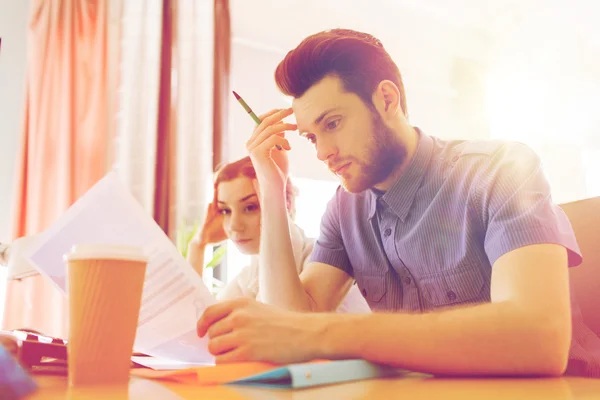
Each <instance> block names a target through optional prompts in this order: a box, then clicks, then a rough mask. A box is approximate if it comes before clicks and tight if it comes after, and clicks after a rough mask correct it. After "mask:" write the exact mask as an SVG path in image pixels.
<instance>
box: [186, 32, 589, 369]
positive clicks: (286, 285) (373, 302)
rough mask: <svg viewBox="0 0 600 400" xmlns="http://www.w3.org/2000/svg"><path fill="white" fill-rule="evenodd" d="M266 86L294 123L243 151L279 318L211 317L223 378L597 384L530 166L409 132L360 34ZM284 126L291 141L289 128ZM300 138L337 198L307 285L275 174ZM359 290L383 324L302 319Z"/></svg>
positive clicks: (555, 235) (318, 51)
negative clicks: (320, 371)
mask: <svg viewBox="0 0 600 400" xmlns="http://www.w3.org/2000/svg"><path fill="white" fill-rule="evenodd" d="M275 77H276V80H277V84H278V86H279V88H280V89H281V90H282V91H283V93H285V94H286V95H290V96H292V97H293V98H294V101H293V107H292V109H288V110H273V111H272V112H270V113H269V114H267V115H265V116H264V118H263V119H262V123H261V124H260V125H259V126H258V127H257V128H256V130H255V131H254V134H253V135H252V137H251V138H250V140H249V141H248V143H247V148H248V151H249V152H250V155H251V158H252V161H253V163H254V166H255V169H256V172H257V179H258V183H259V187H260V197H261V207H262V209H263V212H262V233H261V244H260V246H261V251H260V257H261V263H260V264H261V270H260V277H259V279H260V284H261V287H262V288H263V293H262V299H261V300H262V301H263V302H265V303H269V304H271V305H275V306H278V307H277V308H273V307H270V306H266V305H262V304H258V303H255V302H250V301H247V300H239V301H238V300H235V301H232V302H227V303H222V304H218V305H215V306H213V307H211V308H209V309H208V310H207V311H206V312H205V314H204V315H203V317H202V318H201V319H200V321H199V322H198V332H199V334H200V335H202V336H203V335H205V334H208V335H209V337H210V342H209V349H210V350H211V352H212V353H213V354H215V355H216V356H217V361H218V362H228V361H242V360H263V361H274V362H297V361H305V360H310V359H315V358H332V359H340V358H364V359H367V360H370V361H374V362H381V363H386V364H391V365H395V366H398V367H401V368H406V369H410V370H417V371H424V372H430V373H441V374H478V375H479V374H494V375H503V374H508V375H515V374H524V375H531V374H533V375H561V374H563V373H564V372H565V370H566V371H567V372H569V373H573V374H582V375H595V376H600V363H598V358H594V357H598V356H600V339H599V340H598V341H597V342H595V341H593V340H592V341H587V344H586V346H587V348H584V347H582V346H581V345H580V344H579V341H575V340H573V341H572V340H571V339H572V335H573V337H575V336H577V335H580V334H582V333H581V332H574V331H573V332H572V323H571V317H572V316H571V301H570V296H569V277H568V267H570V266H577V265H579V264H580V263H581V255H580V251H579V247H578V245H577V242H576V240H575V237H574V234H573V231H572V229H571V226H570V223H569V221H568V219H567V217H566V216H565V214H564V213H563V212H562V210H561V209H560V208H559V207H558V206H556V205H555V204H554V203H553V202H552V199H551V196H550V188H549V186H548V183H547V180H546V178H545V177H544V174H543V172H542V168H541V163H540V160H539V158H538V157H537V156H536V155H535V154H534V152H532V151H531V150H530V149H529V148H528V147H526V146H524V145H522V144H519V143H510V142H497V141H487V142H484V141H481V142H474V141H443V140H439V139H436V138H434V137H431V136H428V135H426V134H425V133H424V132H421V131H420V130H419V129H418V128H416V127H413V126H411V125H410V124H409V123H408V112H407V104H406V98H405V93H404V87H403V83H402V78H401V75H400V72H399V70H398V68H397V66H396V65H395V64H394V62H393V61H392V59H391V58H390V56H389V55H388V54H387V52H386V51H385V49H384V48H383V46H382V44H381V43H380V42H379V41H378V40H377V39H375V38H374V37H372V36H370V35H368V34H364V33H361V32H356V31H351V30H343V29H336V30H332V31H326V32H321V33H318V34H316V35H313V36H310V37H308V38H306V39H305V40H304V41H303V42H302V43H301V44H300V45H299V46H298V47H297V48H296V49H294V50H292V51H291V52H289V53H288V55H287V56H286V57H285V59H284V60H283V61H282V62H281V63H280V65H279V66H278V68H277V71H276V73H275ZM292 112H293V113H294V114H295V116H296V121H297V125H296V124H289V123H285V122H283V119H284V118H286V117H288V116H289V115H291V114H292ZM507 118H510V116H507ZM296 129H298V131H299V132H300V134H301V135H302V136H304V137H306V138H307V139H308V140H309V141H311V142H312V143H314V145H315V148H316V151H317V157H318V158H319V160H321V161H323V162H324V163H326V164H327V166H328V168H329V169H330V170H331V171H332V172H333V173H335V174H336V175H337V176H338V177H339V178H340V180H341V182H342V186H343V188H339V189H338V191H337V193H336V195H335V196H334V198H333V199H332V200H331V201H330V202H329V205H328V208H327V211H326V213H325V215H324V216H323V219H322V224H321V233H320V237H319V239H318V241H317V243H316V245H315V249H314V251H313V254H312V262H311V263H310V264H309V265H308V266H307V267H305V269H304V271H303V273H302V274H301V275H300V277H298V276H297V274H296V273H295V269H294V268H293V257H292V251H291V244H290V243H289V234H287V232H288V229H289V226H288V222H287V218H285V212H286V209H285V177H284V175H283V174H282V172H281V171H280V170H279V169H278V167H277V166H276V164H275V163H274V162H273V160H272V158H271V152H273V151H277V150H274V148H275V146H280V147H281V148H283V149H285V150H289V149H290V146H289V143H288V141H287V140H286V139H285V137H284V132H285V131H289V130H296ZM354 281H355V282H356V284H357V285H358V286H359V288H360V289H361V292H362V293H363V296H364V297H365V298H366V299H367V301H368V302H369V305H370V306H371V308H372V309H373V310H375V311H385V313H383V312H382V313H378V312H376V313H373V314H370V315H333V314H325V313H320V314H314V313H311V314H307V313H298V312H297V311H320V312H327V311H333V310H334V309H335V308H336V306H337V305H338V304H339V302H340V301H341V299H342V298H343V296H344V295H345V293H346V292H347V291H348V288H349V287H350V285H352V284H353V282H354ZM284 309H286V310H287V311H284ZM294 311H296V312H294ZM573 317H574V318H575V317H577V318H580V315H579V314H578V313H573ZM574 322H577V323H574V324H573V326H577V327H580V328H581V329H586V328H585V326H583V325H582V324H580V323H579V322H580V321H574ZM583 334H585V335H588V334H589V332H583ZM596 339H597V338H596ZM594 352H595V355H594ZM567 365H569V366H568V367H567Z"/></svg>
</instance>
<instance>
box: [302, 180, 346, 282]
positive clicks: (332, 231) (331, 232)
mask: <svg viewBox="0 0 600 400" xmlns="http://www.w3.org/2000/svg"><path fill="white" fill-rule="evenodd" d="M340 190H343V189H342V188H341V187H338V189H337V192H336V194H335V196H333V198H332V199H331V200H330V201H329V203H328V204H327V209H326V210H325V214H323V218H322V219H321V232H320V234H319V238H318V239H317V241H316V243H315V247H314V249H313V252H312V254H311V257H310V261H311V262H320V263H323V264H328V265H331V266H333V267H337V268H339V269H341V270H342V271H345V272H346V273H348V274H349V275H350V276H353V269H352V264H351V263H350V259H349V258H348V253H347V252H346V248H345V247H344V240H343V238H342V232H341V229H340V209H339V191H340Z"/></svg>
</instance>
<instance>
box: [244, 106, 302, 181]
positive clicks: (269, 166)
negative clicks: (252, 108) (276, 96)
mask: <svg viewBox="0 0 600 400" xmlns="http://www.w3.org/2000/svg"><path fill="white" fill-rule="evenodd" d="M292 113H293V111H292V109H291V108H288V109H285V110H272V111H270V112H268V113H267V114H265V115H263V116H261V117H259V118H260V119H261V121H262V122H261V123H260V125H258V126H257V127H256V129H255V130H254V133H253V134H252V136H251V137H250V139H249V140H248V141H247V142H246V149H247V150H248V153H249V154H250V159H251V160H252V165H253V166H254V169H255V171H256V178H257V179H258V182H259V184H260V185H261V186H262V187H265V185H277V187H278V188H279V189H283V188H285V183H286V179H287V172H288V171H287V157H286V156H285V153H283V152H285V151H287V150H291V147H290V144H289V142H288V140H287V139H286V138H285V131H293V130H296V129H297V126H296V124H288V123H284V122H283V119H284V118H286V117H288V116H290V115H292ZM280 153H283V154H280Z"/></svg>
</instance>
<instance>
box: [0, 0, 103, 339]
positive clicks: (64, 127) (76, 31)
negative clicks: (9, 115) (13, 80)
mask: <svg viewBox="0 0 600 400" xmlns="http://www.w3.org/2000/svg"><path fill="white" fill-rule="evenodd" d="M106 4H107V2H102V1H101V2H91V1H86V0H34V1H32V5H31V10H30V16H29V26H28V36H27V46H28V66H27V68H28V70H27V77H26V79H27V82H26V90H27V93H26V99H25V107H24V111H25V113H24V114H25V115H24V125H23V134H22V142H21V143H22V146H21V148H20V150H19V152H20V155H19V161H18V166H17V174H18V176H17V179H16V188H15V198H14V202H13V204H14V213H13V215H14V216H15V220H14V229H13V234H14V237H20V236H24V235H31V234H35V233H38V232H41V231H43V230H44V229H46V228H47V227H49V226H50V225H51V224H52V222H53V221H54V220H55V219H56V218H57V217H58V216H59V215H60V214H61V213H63V212H64V211H65V210H66V209H67V208H68V207H69V206H70V205H71V204H72V203H73V202H74V201H75V200H76V199H77V198H78V197H79V196H81V195H82V194H83V193H84V192H85V191H87V189H89V188H90V187H91V186H92V185H93V184H94V183H95V182H96V181H97V180H98V179H100V178H101V177H102V176H103V175H104V174H105V172H106V170H107V151H106V150H107V146H108V143H109V138H108V137H107V136H108V135H109V134H108V126H107V112H108V109H107V80H106V58H107V54H106V50H107V47H106V36H107V31H106V30H107V26H108V18H107V5H106ZM3 325H4V328H5V329H14V328H32V329H36V330H40V331H42V332H43V333H45V334H48V335H54V336H61V337H64V336H66V325H67V321H66V308H65V301H64V298H63V296H62V295H61V294H60V293H59V292H58V291H57V290H56V289H55V288H54V287H53V286H52V285H51V284H50V283H48V282H46V280H45V279H44V278H42V277H40V276H37V277H32V278H25V279H23V280H22V281H13V282H9V284H8V287H7V299H6V309H5V318H4V324H3Z"/></svg>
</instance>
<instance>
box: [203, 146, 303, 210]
mask: <svg viewBox="0 0 600 400" xmlns="http://www.w3.org/2000/svg"><path fill="white" fill-rule="evenodd" d="M241 176H244V177H246V178H249V179H256V171H255V170H254V166H253V165H252V161H251V160H250V157H248V156H246V157H244V158H242V159H240V160H237V161H234V162H231V163H229V164H225V165H223V166H221V167H220V168H219V169H218V170H217V172H215V178H214V197H213V204H217V195H218V188H219V183H221V182H228V181H232V180H234V179H236V178H239V177H241ZM297 195H298V189H297V188H296V187H294V185H293V184H292V181H291V179H290V178H289V177H288V178H287V181H286V185H285V200H286V205H287V209H288V213H289V214H290V217H292V219H294V217H295V216H296V204H295V203H296V196H297Z"/></svg>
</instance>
